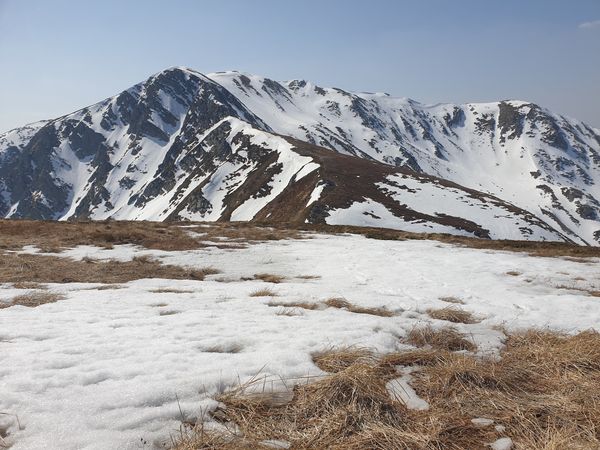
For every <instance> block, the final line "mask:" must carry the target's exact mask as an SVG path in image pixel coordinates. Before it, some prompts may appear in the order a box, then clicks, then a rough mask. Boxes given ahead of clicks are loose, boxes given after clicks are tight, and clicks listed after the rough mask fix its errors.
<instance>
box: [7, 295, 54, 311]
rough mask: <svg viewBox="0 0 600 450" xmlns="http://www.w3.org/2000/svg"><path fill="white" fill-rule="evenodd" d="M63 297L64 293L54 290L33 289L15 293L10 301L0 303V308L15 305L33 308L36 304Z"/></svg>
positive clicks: (50, 301)
mask: <svg viewBox="0 0 600 450" xmlns="http://www.w3.org/2000/svg"><path fill="white" fill-rule="evenodd" d="M64 298H65V296H64V295H62V294H59V293H56V292H43V291H34V292H30V293H28V294H23V295H17V296H16V297H13V298H12V299H11V301H10V303H0V309H2V308H9V307H11V306H17V305H20V306H26V307H28V308H35V307H36V306H40V305H45V304H46V303H54V302H57V301H59V300H63V299H64Z"/></svg>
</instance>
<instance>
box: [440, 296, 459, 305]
mask: <svg viewBox="0 0 600 450" xmlns="http://www.w3.org/2000/svg"><path fill="white" fill-rule="evenodd" d="M440 300H441V301H443V302H446V303H454V304H456V305H464V304H465V302H464V301H463V300H461V299H460V298H458V297H440Z"/></svg>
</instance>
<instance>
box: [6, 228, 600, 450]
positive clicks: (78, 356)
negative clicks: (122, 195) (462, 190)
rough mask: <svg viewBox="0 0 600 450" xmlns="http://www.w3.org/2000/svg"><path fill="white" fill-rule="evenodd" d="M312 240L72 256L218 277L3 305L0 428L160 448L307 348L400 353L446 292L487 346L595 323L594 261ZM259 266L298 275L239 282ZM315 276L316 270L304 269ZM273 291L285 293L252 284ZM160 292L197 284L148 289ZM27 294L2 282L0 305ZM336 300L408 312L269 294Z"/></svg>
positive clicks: (79, 445) (300, 361)
mask: <svg viewBox="0 0 600 450" xmlns="http://www.w3.org/2000/svg"><path fill="white" fill-rule="evenodd" d="M307 237H308V239H303V240H291V241H275V242H268V243H261V244H256V245H252V246H250V247H248V248H246V249H217V248H209V249H202V250H195V251H184V252H163V251H151V250H145V249H139V248H135V247H131V246H119V247H115V248H114V249H113V250H103V249H99V248H95V247H79V248H76V249H72V250H69V251H66V252H64V255H65V256H71V257H74V258H83V257H86V256H87V257H92V258H103V259H104V258H116V259H122V260H127V259H130V258H132V257H134V256H139V255H151V256H153V257H156V258H160V259H161V260H162V261H163V262H164V263H166V264H180V265H186V266H196V267H206V266H212V267H215V268H218V269H220V270H221V271H222V273H221V274H218V275H213V276H211V277H209V278H208V279H207V280H205V281H174V280H157V279H152V280H138V281H134V282H130V283H127V284H124V285H122V286H121V288H119V289H111V290H97V289H95V288H96V287H98V285H91V284H63V285H51V286H50V289H51V290H52V291H57V292H63V293H65V294H66V296H67V299H66V300H63V301H59V302H57V303H53V304H47V305H43V306H40V307H37V308H32V309H30V308H24V307H20V306H15V307H11V308H6V309H0V412H2V413H7V414H13V415H0V431H1V430H2V429H4V428H7V427H8V431H9V432H10V438H11V439H12V440H13V441H14V443H15V445H14V447H13V448H14V449H15V450H17V449H42V448H60V449H83V448H85V449H107V448H120V449H134V448H144V447H145V448H148V447H152V446H154V445H160V444H161V443H164V442H165V441H168V439H169V435H170V434H176V433H177V431H178V429H179V424H180V423H181V420H192V421H193V420H195V419H196V418H197V417H199V416H200V415H201V414H202V412H203V411H206V410H207V409H209V408H211V407H214V406H215V402H214V400H211V396H213V395H214V394H215V393H218V392H221V391H223V390H225V389H227V388H229V387H232V386H236V385H238V384H239V383H240V382H242V383H243V382H244V381H246V380H248V379H250V378H251V377H253V376H256V375H257V374H260V376H263V375H265V376H267V377H269V376H273V377H272V378H268V380H269V382H273V383H277V382H278V381H277V380H279V378H278V377H279V376H281V377H283V378H286V379H287V378H297V377H304V376H306V375H310V374H312V375H316V374H319V373H320V371H319V369H318V368H317V367H316V366H315V365H314V364H313V363H312V360H311V353H312V352H315V351H318V350H321V349H324V348H328V347H331V346H337V345H352V344H357V345H362V346H369V347H373V348H375V349H377V350H379V351H383V352H386V351H393V350H398V349H401V348H404V347H405V346H404V344H402V343H401V342H400V340H401V338H402V336H404V335H405V333H406V332H407V331H408V330H410V329H411V328H412V327H414V326H416V325H420V324H425V323H432V324H433V325H434V326H445V325H448V323H447V322H442V321H436V320H432V319H430V318H429V317H428V316H427V314H426V310H427V309H428V308H443V307H447V306H448V305H449V304H448V303H446V302H444V301H442V300H440V298H442V297H456V298H459V299H461V300H462V301H464V303H465V305H464V306H462V307H463V308H464V309H466V310H468V311H470V312H472V313H473V314H475V315H476V316H479V317H480V318H482V319H483V320H482V321H481V322H480V323H478V324H471V325H463V324H458V325H457V327H458V328H459V329H460V330H461V331H463V332H465V333H467V334H468V335H469V336H472V337H473V339H474V341H475V342H476V343H477V344H478V346H479V348H480V351H481V352H493V351H495V350H496V349H498V348H499V347H500V345H501V342H502V338H503V334H502V333H501V332H499V331H497V329H498V327H497V325H503V326H505V327H507V328H508V329H517V328H525V327H551V328H555V329H561V330H567V331H576V330H582V329H587V328H592V327H597V326H598V323H600V299H598V298H595V297H591V296H588V295H586V292H585V291H579V290H575V289H573V288H576V289H598V286H594V285H593V284H591V282H592V281H593V280H598V279H600V278H599V277H598V266H597V262H598V261H597V260H589V261H583V262H581V261H579V262H578V261H574V260H568V259H562V258H536V257H529V256H527V255H525V254H518V253H508V252H492V251H485V250H474V249H467V248H457V247H453V246H450V245H447V244H442V243H439V242H435V241H402V242H399V241H380V240H370V239H366V238H364V237H359V236H349V235H348V236H324V235H310V236H307ZM26 251H27V252H32V251H34V249H31V248H29V249H26ZM507 272H511V273H512V275H509V274H507ZM256 273H273V274H280V275H284V276H286V277H287V280H286V281H285V282H283V283H281V284H277V285H273V284H269V283H264V282H261V281H255V280H253V281H242V280H240V278H241V277H252V276H253V275H254V274H256ZM307 275H314V276H320V277H321V278H313V279H307V278H298V277H302V276H307ZM266 287H268V288H271V289H272V290H273V291H275V292H276V293H277V294H278V296H277V297H274V298H270V297H251V296H250V295H249V294H251V293H253V292H254V291H256V290H258V289H262V288H266ZM565 287H568V288H571V289H565ZM159 288H170V289H179V290H181V291H188V292H171V293H168V292H163V293H157V292H152V291H153V290H156V289H159ZM22 292H23V290H17V289H13V288H12V287H11V286H9V285H5V286H3V289H1V290H0V301H8V300H9V299H10V298H12V297H13V296H14V295H16V294H17V293H22ZM340 296H341V297H345V298H346V299H347V300H349V301H351V302H352V303H355V304H357V305H361V306H369V307H382V306H384V307H386V308H387V309H389V310H391V311H393V312H395V313H396V314H397V315H395V316H394V317H379V316H372V315H368V314H355V313H351V312H348V311H345V310H340V309H334V308H321V309H317V310H304V309H298V308H295V309H293V310H284V309H283V307H281V306H269V305H268V303H269V302H275V301H276V302H278V303H279V302H282V303H286V302H297V301H303V302H305V301H308V302H319V301H323V300H326V299H328V298H330V297H340ZM282 312H286V313H293V314H294V315H282V314H281V313H282ZM16 416H18V421H17V418H16ZM19 425H20V428H21V430H19V429H18V428H19Z"/></svg>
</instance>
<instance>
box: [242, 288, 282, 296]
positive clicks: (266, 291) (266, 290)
mask: <svg viewBox="0 0 600 450" xmlns="http://www.w3.org/2000/svg"><path fill="white" fill-rule="evenodd" d="M248 295H249V296H250V297H277V292H275V291H274V290H272V289H269V288H264V289H257V290H256V291H252V292H250V294H248Z"/></svg>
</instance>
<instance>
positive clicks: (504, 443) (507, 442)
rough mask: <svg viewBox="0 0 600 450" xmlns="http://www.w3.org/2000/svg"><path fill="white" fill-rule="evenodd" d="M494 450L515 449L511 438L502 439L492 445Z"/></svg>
mask: <svg viewBox="0 0 600 450" xmlns="http://www.w3.org/2000/svg"><path fill="white" fill-rule="evenodd" d="M490 447H491V448H492V450H510V449H511V448H512V447H513V442H512V439H511V438H507V437H504V438H500V439H498V440H496V441H495V442H493V443H492V444H490Z"/></svg>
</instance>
